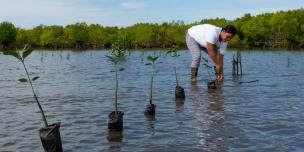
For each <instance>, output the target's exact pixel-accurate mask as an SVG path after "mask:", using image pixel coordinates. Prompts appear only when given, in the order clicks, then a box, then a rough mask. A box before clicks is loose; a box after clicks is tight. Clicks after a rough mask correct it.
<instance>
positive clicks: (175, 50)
mask: <svg viewBox="0 0 304 152" xmlns="http://www.w3.org/2000/svg"><path fill="white" fill-rule="evenodd" d="M177 49H178V46H174V45H173V49H172V50H171V51H168V52H167V53H166V55H167V54H169V53H170V54H171V53H174V55H173V56H172V57H174V58H176V62H175V66H174V72H175V78H176V84H177V88H178V89H179V85H178V80H177V75H176V65H177V58H178V57H179V56H180V54H177Z"/></svg>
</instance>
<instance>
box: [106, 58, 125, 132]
mask: <svg viewBox="0 0 304 152" xmlns="http://www.w3.org/2000/svg"><path fill="white" fill-rule="evenodd" d="M126 56H127V55H123V56H121V57H116V56H114V57H111V56H106V57H108V58H109V59H110V60H111V61H112V62H114V64H115V71H111V72H115V75H116V91H115V111H113V112H111V113H110V114H109V122H108V129H110V130H111V131H121V130H122V129H123V115H124V113H123V112H122V111H117V90H118V79H117V72H118V71H123V70H124V68H120V69H119V70H117V63H118V62H119V61H121V60H123V59H124V58H125V57H126Z"/></svg>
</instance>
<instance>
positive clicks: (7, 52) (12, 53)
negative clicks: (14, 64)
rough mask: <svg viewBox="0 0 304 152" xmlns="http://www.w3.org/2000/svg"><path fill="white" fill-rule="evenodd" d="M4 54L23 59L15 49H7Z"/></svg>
mask: <svg viewBox="0 0 304 152" xmlns="http://www.w3.org/2000/svg"><path fill="white" fill-rule="evenodd" d="M3 55H11V56H14V57H15V58H17V59H18V60H20V61H21V58H20V57H19V55H18V53H17V52H15V51H5V52H3Z"/></svg>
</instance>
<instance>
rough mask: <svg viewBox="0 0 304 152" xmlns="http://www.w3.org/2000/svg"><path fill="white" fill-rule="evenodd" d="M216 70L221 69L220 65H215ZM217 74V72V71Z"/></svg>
mask: <svg viewBox="0 0 304 152" xmlns="http://www.w3.org/2000/svg"><path fill="white" fill-rule="evenodd" d="M215 68H216V70H220V68H221V64H216V67H215ZM218 72H219V71H218Z"/></svg>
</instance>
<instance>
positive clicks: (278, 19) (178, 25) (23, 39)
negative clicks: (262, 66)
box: [0, 8, 304, 49]
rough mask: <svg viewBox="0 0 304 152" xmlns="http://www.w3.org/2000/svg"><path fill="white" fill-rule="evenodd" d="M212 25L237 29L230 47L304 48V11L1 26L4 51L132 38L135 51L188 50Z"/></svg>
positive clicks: (102, 44)
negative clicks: (194, 30) (190, 40)
mask: <svg viewBox="0 0 304 152" xmlns="http://www.w3.org/2000/svg"><path fill="white" fill-rule="evenodd" d="M206 23H208V24H212V25H216V26H220V27H225V26H227V25H234V26H235V27H236V29H237V35H236V36H235V37H234V38H233V39H232V40H230V41H229V43H228V47H249V46H256V47H288V48H297V47H303V46H304V9H303V8H301V9H298V10H289V11H278V12H276V13H263V14H259V15H257V16H252V15H251V14H250V13H248V14H245V15H244V16H243V17H241V18H236V19H235V20H233V21H230V20H226V19H224V18H216V19H203V20H201V21H200V22H195V23H191V24H185V23H184V22H183V21H180V20H178V21H174V20H173V21H172V22H171V23H168V22H164V23H162V24H158V23H154V24H153V23H138V24H135V25H133V26H129V27H122V28H118V27H117V26H114V27H109V26H101V25H99V24H91V25H87V24H86V23H85V22H82V23H76V24H72V25H67V26H65V27H63V26H59V25H52V26H46V25H39V26H37V27H35V28H33V29H29V30H26V29H22V28H20V27H17V28H16V27H15V26H14V25H13V24H12V23H10V22H7V21H4V22H2V23H1V25H0V43H1V44H2V47H3V48H4V49H5V48H11V47H22V46H24V44H26V43H27V42H28V41H30V43H29V44H30V45H31V46H32V47H46V48H55V49H59V48H78V49H86V48H88V47H90V48H100V47H110V46H111V44H112V42H113V41H114V39H115V37H117V35H128V37H129V42H128V46H129V47H131V48H151V47H157V48H167V47H172V45H178V46H180V47H186V40H185V35H186V33H187V30H188V29H189V28H191V27H192V26H195V25H199V24H206Z"/></svg>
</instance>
